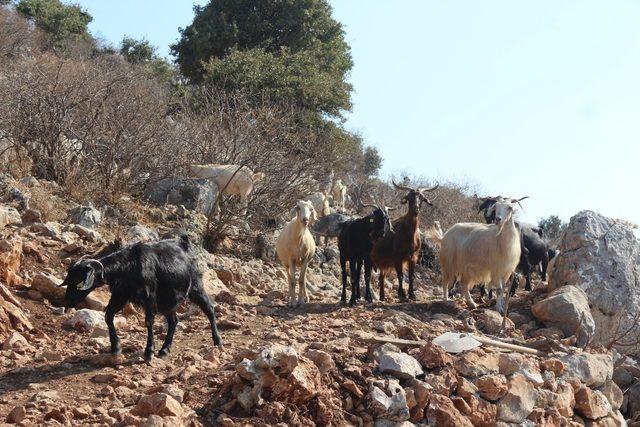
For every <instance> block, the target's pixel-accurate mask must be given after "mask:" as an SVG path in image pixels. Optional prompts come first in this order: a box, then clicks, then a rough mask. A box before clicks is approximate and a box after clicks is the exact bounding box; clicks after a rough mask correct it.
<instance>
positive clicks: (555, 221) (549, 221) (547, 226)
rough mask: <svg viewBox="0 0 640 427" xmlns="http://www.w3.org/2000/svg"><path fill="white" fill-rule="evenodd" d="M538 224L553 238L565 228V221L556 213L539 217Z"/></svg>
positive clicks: (558, 235)
mask: <svg viewBox="0 0 640 427" xmlns="http://www.w3.org/2000/svg"><path fill="white" fill-rule="evenodd" d="M538 226H539V227H542V228H544V233H545V235H546V236H547V237H548V238H549V239H551V240H554V239H556V238H557V237H560V233H562V232H563V231H564V229H565V228H567V223H566V222H564V221H563V220H562V219H560V217H559V216H557V215H550V216H549V217H547V218H541V219H540V221H538Z"/></svg>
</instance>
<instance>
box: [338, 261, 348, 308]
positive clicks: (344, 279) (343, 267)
mask: <svg viewBox="0 0 640 427" xmlns="http://www.w3.org/2000/svg"><path fill="white" fill-rule="evenodd" d="M340 270H341V271H342V296H341V297H340V301H341V302H342V303H343V304H346V303H347V260H346V258H344V257H342V256H341V257H340Z"/></svg>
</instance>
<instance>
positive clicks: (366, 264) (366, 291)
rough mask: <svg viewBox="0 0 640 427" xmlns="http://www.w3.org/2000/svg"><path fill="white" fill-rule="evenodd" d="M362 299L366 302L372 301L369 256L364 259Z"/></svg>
mask: <svg viewBox="0 0 640 427" xmlns="http://www.w3.org/2000/svg"><path fill="white" fill-rule="evenodd" d="M364 299H365V300H366V301H367V302H373V296H372V295H371V258H369V257H367V258H365V260H364Z"/></svg>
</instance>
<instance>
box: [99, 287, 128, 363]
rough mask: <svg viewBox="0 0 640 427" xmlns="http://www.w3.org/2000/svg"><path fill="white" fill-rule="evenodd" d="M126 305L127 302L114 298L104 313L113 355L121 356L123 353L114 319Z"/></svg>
mask: <svg viewBox="0 0 640 427" xmlns="http://www.w3.org/2000/svg"><path fill="white" fill-rule="evenodd" d="M125 304H126V302H124V301H120V300H119V299H115V298H113V297H112V298H111V299H110V300H109V304H107V308H106V310H105V313H104V320H105V322H106V324H107V327H108V328H109V341H110V342H111V354H120V353H121V352H122V349H121V348H120V338H118V334H117V333H116V327H115V325H114V324H113V318H114V317H115V315H116V313H117V312H118V311H120V310H122V308H123V307H124V305H125Z"/></svg>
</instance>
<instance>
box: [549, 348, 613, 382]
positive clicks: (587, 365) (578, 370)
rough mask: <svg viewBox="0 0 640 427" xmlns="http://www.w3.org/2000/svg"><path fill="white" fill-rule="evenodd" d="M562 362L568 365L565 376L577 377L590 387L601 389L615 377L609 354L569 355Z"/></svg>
mask: <svg viewBox="0 0 640 427" xmlns="http://www.w3.org/2000/svg"><path fill="white" fill-rule="evenodd" d="M560 360H562V362H563V363H564V364H565V365H566V367H567V372H566V373H565V376H567V377H576V378H578V379H579V380H580V381H582V382H583V383H585V384H586V385H587V386H588V387H601V386H603V385H604V384H605V382H607V380H610V379H611V378H612V377H613V360H612V359H611V356H610V355H608V354H592V353H586V352H585V353H580V354H569V355H566V356H564V357H562V358H561V359H560Z"/></svg>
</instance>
